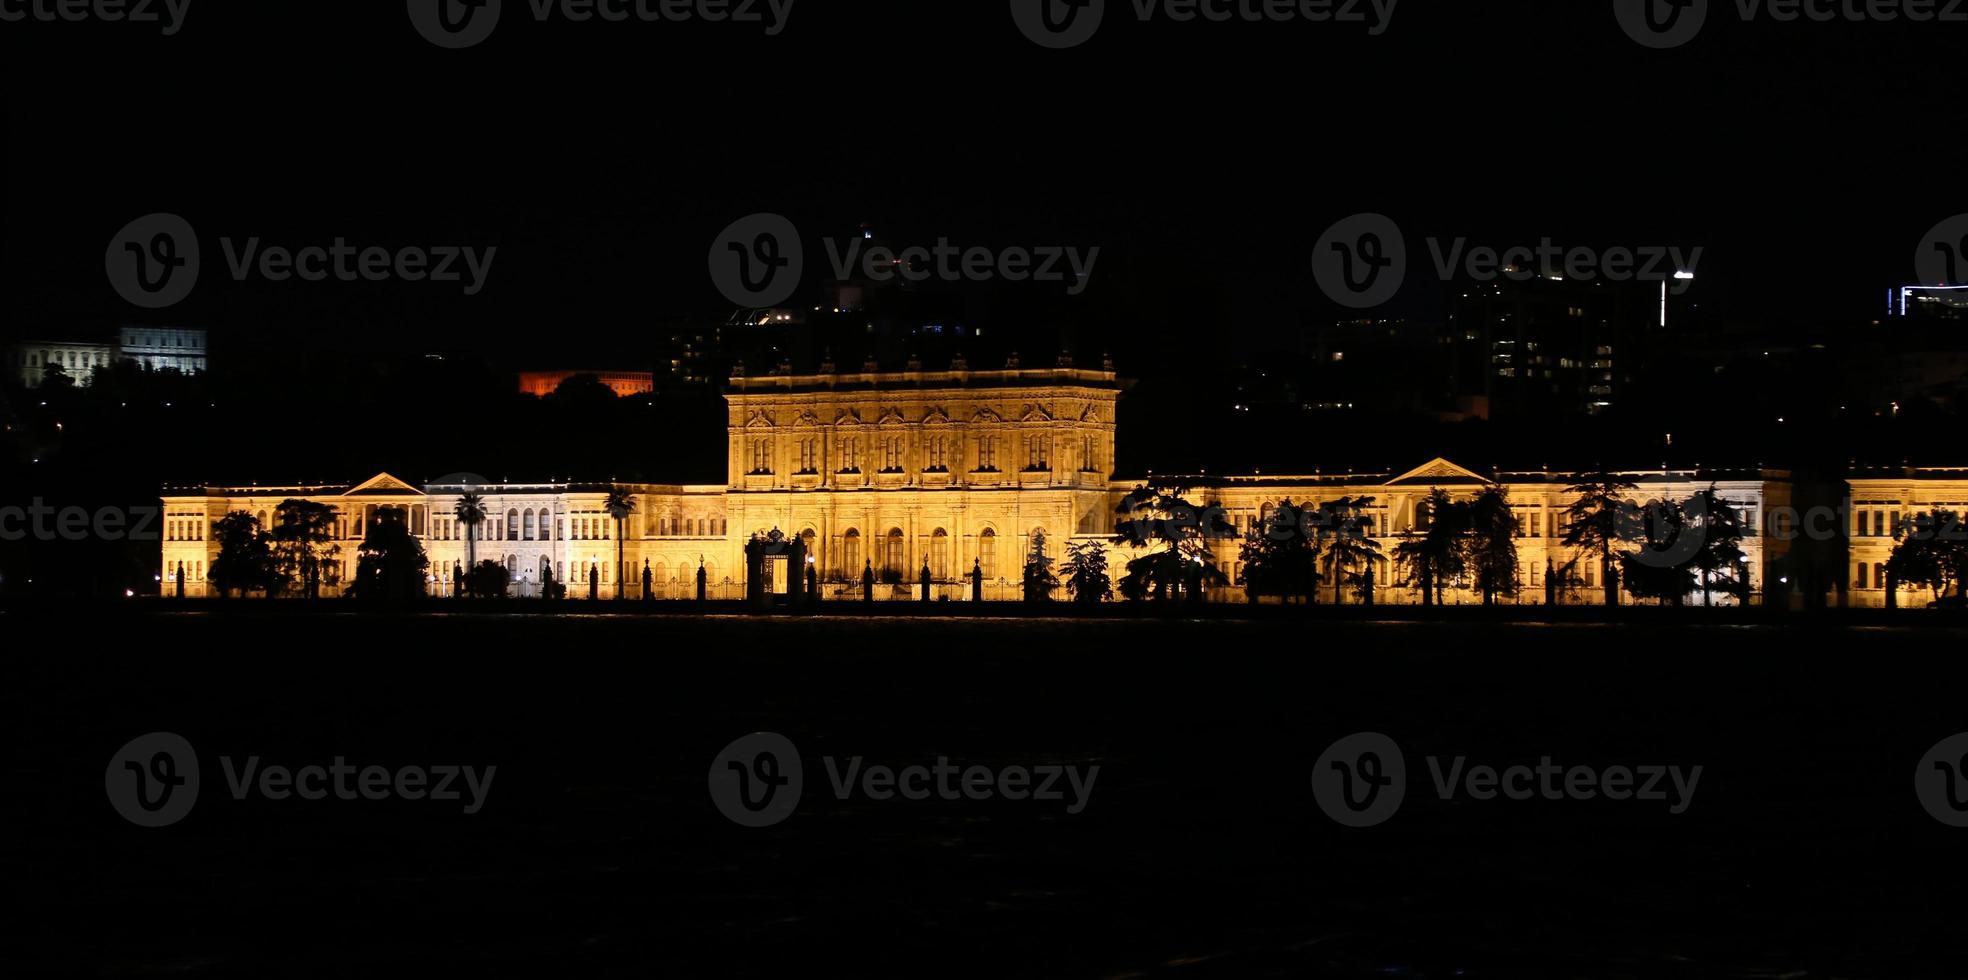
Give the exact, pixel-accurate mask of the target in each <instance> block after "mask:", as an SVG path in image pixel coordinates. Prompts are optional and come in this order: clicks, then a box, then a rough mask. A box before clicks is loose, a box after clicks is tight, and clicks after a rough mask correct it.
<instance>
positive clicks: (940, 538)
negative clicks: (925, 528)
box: [929, 527, 950, 581]
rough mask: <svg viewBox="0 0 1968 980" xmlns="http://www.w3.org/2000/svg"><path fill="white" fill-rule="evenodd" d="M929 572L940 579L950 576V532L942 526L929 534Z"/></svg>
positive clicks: (931, 575) (932, 576)
mask: <svg viewBox="0 0 1968 980" xmlns="http://www.w3.org/2000/svg"><path fill="white" fill-rule="evenodd" d="M929 574H930V577H931V578H934V579H937V580H938V581H943V580H947V579H948V578H949V577H950V533H949V532H948V531H945V530H943V529H942V528H940V527H939V528H937V529H936V530H935V531H934V532H932V533H931V534H930V536H929Z"/></svg>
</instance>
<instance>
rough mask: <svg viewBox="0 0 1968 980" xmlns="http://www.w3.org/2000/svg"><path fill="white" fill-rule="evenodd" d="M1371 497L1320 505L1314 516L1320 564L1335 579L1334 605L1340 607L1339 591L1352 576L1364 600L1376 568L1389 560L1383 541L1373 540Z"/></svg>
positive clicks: (1314, 530) (1313, 524)
mask: <svg viewBox="0 0 1968 980" xmlns="http://www.w3.org/2000/svg"><path fill="white" fill-rule="evenodd" d="M1373 503H1374V498H1372V497H1341V498H1339V499H1338V500H1332V501H1327V502H1326V503H1323V504H1320V505H1319V509H1318V511H1317V512H1315V514H1314V515H1313V519H1312V526H1313V533H1314V535H1315V536H1316V537H1317V538H1318V539H1319V551H1320V554H1321V561H1322V562H1323V563H1324V565H1325V569H1326V574H1327V575H1328V576H1330V577H1331V578H1332V584H1333V605H1335V606H1336V605H1339V604H1340V588H1341V586H1342V585H1344V584H1345V582H1346V580H1347V579H1348V578H1349V577H1350V578H1351V579H1352V581H1353V582H1354V584H1355V586H1356V587H1357V588H1358V590H1359V591H1360V592H1361V599H1362V601H1365V600H1366V599H1367V596H1366V595H1365V590H1366V589H1368V588H1371V587H1372V585H1371V583H1372V581H1373V576H1372V573H1371V571H1370V570H1371V569H1372V567H1373V566H1374V565H1376V564H1378V563H1380V562H1383V561H1386V560H1387V558H1386V557H1385V556H1383V555H1382V554H1381V553H1380V542H1378V541H1375V540H1374V539H1373V514H1372V513H1371V508H1372V507H1373Z"/></svg>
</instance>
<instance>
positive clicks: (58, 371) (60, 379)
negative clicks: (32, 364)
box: [41, 361, 75, 393]
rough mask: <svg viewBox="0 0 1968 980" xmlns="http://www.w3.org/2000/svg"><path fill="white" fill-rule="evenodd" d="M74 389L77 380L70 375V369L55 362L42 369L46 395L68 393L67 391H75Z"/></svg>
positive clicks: (42, 385)
mask: <svg viewBox="0 0 1968 980" xmlns="http://www.w3.org/2000/svg"><path fill="white" fill-rule="evenodd" d="M74 387H75V378H74V377H73V376H71V375H70V374H69V373H68V368H66V367H63V366H62V365H60V364H56V363H54V362H53V361H50V362H48V363H47V364H46V365H43V366H42V368H41V391H42V392H44V393H46V392H51V391H66V390H70V389H73V388H74Z"/></svg>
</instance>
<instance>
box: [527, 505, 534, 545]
mask: <svg viewBox="0 0 1968 980" xmlns="http://www.w3.org/2000/svg"><path fill="white" fill-rule="evenodd" d="M525 520H526V540H528V541H531V540H533V535H534V533H535V531H536V526H535V524H534V523H533V521H534V517H533V508H531V507H528V508H527V509H526V516H525Z"/></svg>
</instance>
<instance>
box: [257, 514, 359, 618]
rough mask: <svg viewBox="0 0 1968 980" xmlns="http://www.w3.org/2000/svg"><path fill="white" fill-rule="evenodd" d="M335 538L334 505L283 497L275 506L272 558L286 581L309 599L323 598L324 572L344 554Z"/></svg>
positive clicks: (283, 580)
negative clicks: (322, 583) (322, 578)
mask: <svg viewBox="0 0 1968 980" xmlns="http://www.w3.org/2000/svg"><path fill="white" fill-rule="evenodd" d="M334 537H335V508H334V506H333V505H331V504H323V503H317V502H315V501H312V500H293V499H289V500H284V501H281V503H280V506H279V507H276V508H274V515H273V561H274V569H275V570H276V572H277V573H278V574H279V577H280V579H281V581H282V582H283V583H286V584H292V585H297V586H299V587H300V590H301V594H302V595H303V596H305V597H307V598H309V599H318V598H320V597H321V573H322V569H323V568H324V567H326V566H327V564H328V563H329V562H331V561H333V560H335V559H336V558H337V557H339V556H340V555H341V553H342V548H341V546H340V545H337V544H334V543H332V542H333V541H334Z"/></svg>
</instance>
